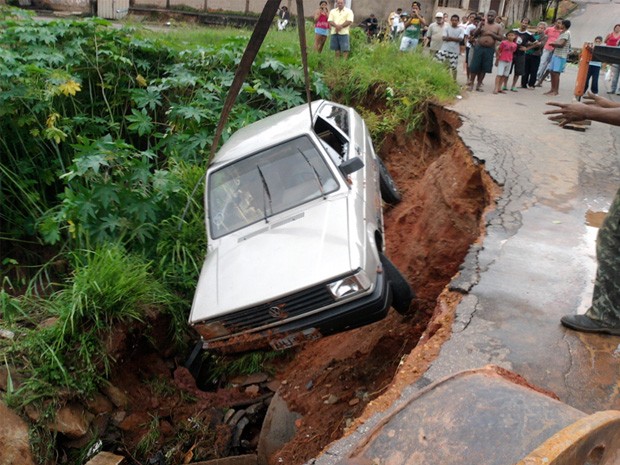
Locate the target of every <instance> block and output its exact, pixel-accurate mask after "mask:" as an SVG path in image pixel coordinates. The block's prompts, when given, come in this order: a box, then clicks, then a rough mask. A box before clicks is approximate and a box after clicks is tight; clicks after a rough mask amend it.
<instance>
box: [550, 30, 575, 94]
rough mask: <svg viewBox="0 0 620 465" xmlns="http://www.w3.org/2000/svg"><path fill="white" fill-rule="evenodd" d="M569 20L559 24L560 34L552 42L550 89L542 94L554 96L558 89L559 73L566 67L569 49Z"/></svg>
mask: <svg viewBox="0 0 620 465" xmlns="http://www.w3.org/2000/svg"><path fill="white" fill-rule="evenodd" d="M570 25H571V22H570V21H569V20H568V19H565V20H563V21H562V24H561V26H560V36H559V37H558V40H556V41H555V42H553V43H552V44H551V46H552V47H553V57H551V63H550V66H551V68H550V70H551V90H550V91H549V92H545V94H544V95H550V96H555V95H558V93H559V91H560V74H562V73H563V72H564V68H566V60H567V59H568V52H569V50H570V32H569V31H568V30H569V29H570Z"/></svg>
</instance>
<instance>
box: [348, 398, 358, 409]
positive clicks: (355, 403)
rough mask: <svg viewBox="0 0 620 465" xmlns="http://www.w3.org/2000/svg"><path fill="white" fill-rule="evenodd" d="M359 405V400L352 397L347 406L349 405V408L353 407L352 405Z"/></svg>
mask: <svg viewBox="0 0 620 465" xmlns="http://www.w3.org/2000/svg"><path fill="white" fill-rule="evenodd" d="M359 403H360V400H359V399H358V398H357V397H354V398H353V399H351V400H350V401H349V405H350V406H351V407H353V406H354V405H357V404H359Z"/></svg>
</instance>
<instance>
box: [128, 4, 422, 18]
mask: <svg viewBox="0 0 620 465" xmlns="http://www.w3.org/2000/svg"><path fill="white" fill-rule="evenodd" d="M166 1H167V0H134V1H133V2H132V5H135V6H156V7H158V8H164V7H165V6H166ZM168 1H169V3H170V6H180V5H184V6H189V7H191V8H195V9H197V10H203V11H204V10H205V7H206V8H208V9H209V10H221V11H234V12H239V13H243V12H245V10H246V5H247V6H248V7H249V11H250V12H252V13H260V12H261V11H262V10H263V7H264V6H265V0H168ZM350 1H351V9H352V10H353V13H355V21H356V22H361V21H362V20H363V19H364V18H367V17H368V16H369V15H370V14H371V13H374V15H375V16H376V17H377V18H378V19H379V21H387V17H388V15H389V14H390V12H391V11H394V10H396V8H402V9H403V10H409V9H410V8H411V1H410V0H350ZM328 3H329V5H330V7H332V6H333V0H328ZM420 3H421V4H422V13H423V14H424V17H425V18H426V19H427V21H430V20H431V19H432V17H433V8H432V6H433V1H432V0H420ZM296 4H297V2H296V1H295V0H282V1H281V5H286V6H287V7H288V8H289V10H290V11H291V13H292V14H293V15H297V8H296ZM318 6H319V0H304V14H305V16H306V17H307V18H309V17H311V16H312V15H313V14H314V11H315V10H316V9H317V8H318Z"/></svg>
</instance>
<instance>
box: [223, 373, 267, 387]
mask: <svg viewBox="0 0 620 465" xmlns="http://www.w3.org/2000/svg"><path fill="white" fill-rule="evenodd" d="M268 379H269V375H268V374H267V373H252V374H251V375H246V376H235V377H234V378H233V379H231V380H230V384H234V385H237V386H249V385H250V384H261V383H264V382H266V381H267V380H268Z"/></svg>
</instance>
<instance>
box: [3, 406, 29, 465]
mask: <svg viewBox="0 0 620 465" xmlns="http://www.w3.org/2000/svg"><path fill="white" fill-rule="evenodd" d="M0 418H2V421H0V451H1V452H0V465H34V461H33V460H32V455H31V452H30V443H29V440H28V425H27V424H26V422H25V421H24V420H22V419H21V418H20V417H19V416H18V415H17V414H16V413H15V412H13V411H12V410H11V409H9V408H8V407H7V406H6V404H5V403H4V402H2V401H0Z"/></svg>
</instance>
